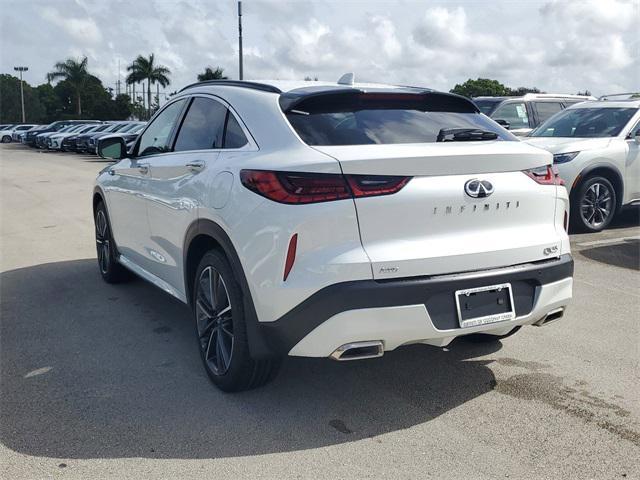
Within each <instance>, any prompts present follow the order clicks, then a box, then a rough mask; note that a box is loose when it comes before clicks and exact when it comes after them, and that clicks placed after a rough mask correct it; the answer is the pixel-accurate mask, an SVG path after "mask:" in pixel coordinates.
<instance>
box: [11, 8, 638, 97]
mask: <svg viewBox="0 0 640 480" xmlns="http://www.w3.org/2000/svg"><path fill="white" fill-rule="evenodd" d="M3 1H4V5H5V7H6V8H5V11H6V12H7V13H5V14H3V17H2V19H0V21H1V22H2V29H1V31H2V42H0V70H2V71H9V72H10V71H11V67H12V65H13V64H16V65H17V63H14V62H27V64H28V65H29V66H30V71H29V76H30V78H31V79H33V80H30V81H32V82H35V83H38V82H40V81H42V80H43V79H44V74H45V73H46V72H47V71H49V70H50V69H51V67H52V65H53V64H54V63H55V62H56V61H59V60H62V59H64V58H66V57H68V56H78V55H83V54H86V55H87V56H88V57H89V60H90V63H89V67H90V70H91V71H92V72H94V73H96V74H98V75H100V77H101V78H103V80H104V81H105V83H106V84H108V85H110V86H112V87H113V86H114V84H115V81H116V79H117V77H118V71H117V63H118V59H120V61H121V70H122V73H123V74H124V73H125V68H126V65H127V64H128V63H129V62H131V60H133V58H135V56H137V55H138V54H143V55H148V54H149V53H151V52H153V53H155V55H156V59H157V61H158V62H159V63H161V64H164V65H166V66H167V67H169V68H170V69H171V70H172V76H171V78H172V86H171V87H170V89H169V90H171V91H172V90H174V89H178V88H181V87H182V85H184V84H187V83H191V82H193V81H195V78H196V75H197V74H198V73H199V72H201V71H202V70H203V69H204V67H205V66H207V65H211V66H218V65H219V66H221V67H223V68H225V70H226V73H227V74H228V75H231V76H235V75H236V72H237V64H238V60H237V17H236V4H235V2H210V1H207V0H180V1H178V2H173V1H165V0H149V1H146V2H128V1H126V0H110V1H109V2H102V1H98V0H75V2H74V1H73V0H58V1H56V2H55V3H54V2H46V1H45V0H32V1H30V2H24V1H21V0H3ZM639 5H640V3H639V2H638V0H609V1H602V0H530V1H528V2H523V3H518V2H512V1H508V0H493V1H492V2H490V3H488V4H484V3H482V4H481V3H478V2H475V1H470V0H454V1H452V2H447V3H443V2H442V1H441V0H434V1H429V2H425V1H419V2H418V1H414V0H400V1H392V0H383V1H376V2H369V3H367V4H363V3H355V2H354V3H352V2H338V1H336V0H316V1H313V2H304V3H303V2H297V1H293V2H290V1H276V0H247V1H245V2H244V4H243V7H244V12H243V13H244V15H243V22H244V54H245V56H244V66H245V74H246V76H247V77H250V78H298V79H300V78H303V77H305V76H306V75H311V76H319V77H320V78H321V79H328V80H335V79H337V78H338V77H339V76H340V75H342V74H343V73H345V72H347V71H354V72H355V73H356V78H359V79H362V80H369V81H382V82H398V83H403V84H414V85H426V86H430V87H433V88H437V89H445V90H448V89H450V88H452V87H453V85H455V84H456V83H460V82H462V81H464V80H466V79H467V78H476V77H479V76H482V77H489V78H495V79H498V80H499V81H501V82H502V83H504V84H506V85H509V86H512V87H518V86H536V87H538V88H540V89H542V90H546V91H557V92H569V93H574V92H576V91H578V90H584V89H585V88H588V89H590V90H591V91H592V92H594V93H600V94H602V93H610V92H611V91H616V90H633V89H637V88H638V86H639V85H640V78H639V75H640V61H639V58H638V57H639V53H638V49H639V43H638V33H637V19H638V18H639V16H640V15H639V14H640V11H639ZM185 12H188V15H186V14H185Z"/></svg>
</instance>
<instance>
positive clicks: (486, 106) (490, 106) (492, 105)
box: [473, 99, 502, 117]
mask: <svg viewBox="0 0 640 480" xmlns="http://www.w3.org/2000/svg"><path fill="white" fill-rule="evenodd" d="M473 102H474V103H475V104H476V105H477V106H478V108H479V109H480V111H481V112H482V113H484V114H485V115H487V116H488V117H490V116H491V113H493V111H494V110H495V109H496V107H497V106H498V105H500V103H502V99H499V100H473Z"/></svg>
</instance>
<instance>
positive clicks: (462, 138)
mask: <svg viewBox="0 0 640 480" xmlns="http://www.w3.org/2000/svg"><path fill="white" fill-rule="evenodd" d="M496 138H498V134H497V133H496V132H491V131H489V130H482V129H481V128H442V129H440V131H439V132H438V138H437V139H436V142H471V141H476V140H495V139H496Z"/></svg>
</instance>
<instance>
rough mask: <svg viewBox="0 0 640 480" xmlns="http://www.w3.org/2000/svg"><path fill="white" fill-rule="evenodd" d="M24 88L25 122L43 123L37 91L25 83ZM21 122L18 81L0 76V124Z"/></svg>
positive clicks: (41, 108)
mask: <svg viewBox="0 0 640 480" xmlns="http://www.w3.org/2000/svg"><path fill="white" fill-rule="evenodd" d="M23 88H24V112H25V117H26V120H27V122H40V121H43V120H42V118H43V117H44V112H45V110H44V108H43V106H42V103H41V102H40V97H39V95H38V91H37V90H36V89H34V88H33V87H32V86H31V85H29V84H28V83H27V82H24V83H23ZM21 121H22V105H21V102H20V79H19V78H18V77H14V76H13V75H8V74H3V75H0V122H2V123H18V122H21Z"/></svg>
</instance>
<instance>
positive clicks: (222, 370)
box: [192, 250, 280, 392]
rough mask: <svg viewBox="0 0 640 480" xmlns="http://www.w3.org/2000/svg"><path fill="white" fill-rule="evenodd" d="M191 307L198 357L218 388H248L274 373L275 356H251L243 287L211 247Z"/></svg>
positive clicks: (196, 281)
mask: <svg viewBox="0 0 640 480" xmlns="http://www.w3.org/2000/svg"><path fill="white" fill-rule="evenodd" d="M192 307H193V315H194V317H195V324H196V335H197V340H198V347H199V350H200V357H201V359H202V363H203V365H204V368H205V371H206V372H207V375H208V376H209V378H210V379H211V381H212V382H213V383H214V384H215V385H216V386H217V387H218V388H220V389H221V390H223V391H225V392H238V391H242V390H249V389H251V388H256V387H259V386H261V385H264V384H265V383H267V382H269V381H270V380H271V379H272V378H274V377H275V375H276V373H277V371H278V367H279V363H280V362H279V361H278V360H277V359H267V360H254V359H253V358H251V355H250V352H249V343H248V340H247V330H246V324H245V315H244V306H243V295H242V289H241V288H240V286H239V285H238V282H237V281H236V278H235V275H234V273H233V270H232V269H231V266H230V265H229V262H228V261H227V259H226V258H225V257H224V255H222V254H221V253H220V252H219V251H217V250H210V251H209V252H207V253H206V254H205V255H204V257H203V258H202V260H201V261H200V264H199V266H198V269H197V272H196V276H195V282H194V286H193V299H192Z"/></svg>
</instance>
